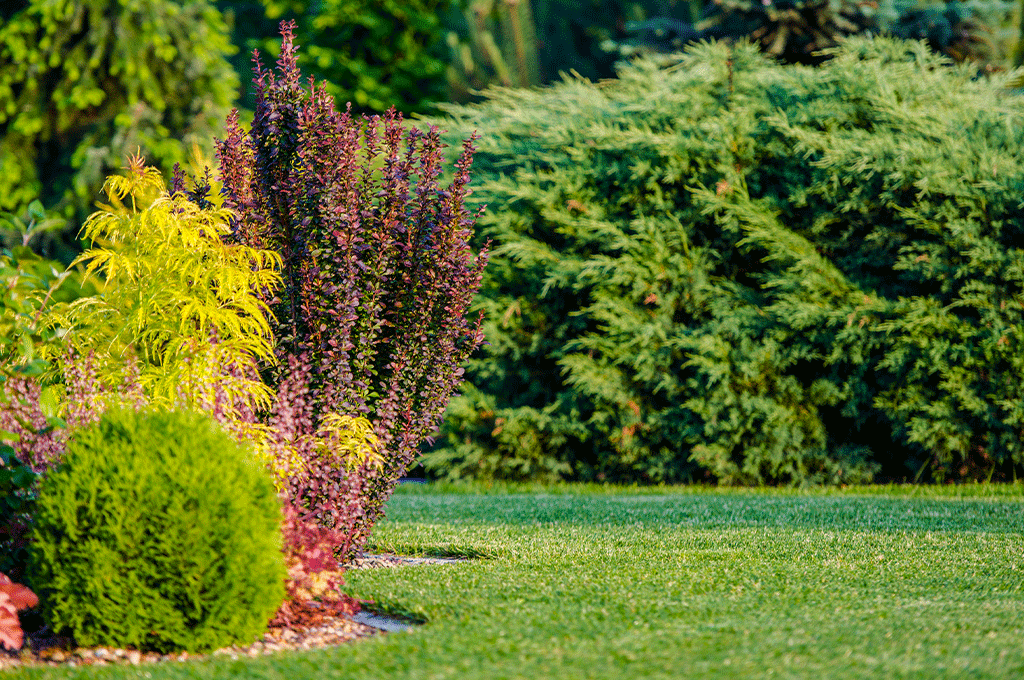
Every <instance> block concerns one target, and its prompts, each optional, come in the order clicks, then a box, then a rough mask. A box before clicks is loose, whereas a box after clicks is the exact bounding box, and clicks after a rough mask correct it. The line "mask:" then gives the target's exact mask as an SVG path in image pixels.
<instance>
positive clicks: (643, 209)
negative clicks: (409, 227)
mask: <svg viewBox="0 0 1024 680" xmlns="http://www.w3.org/2000/svg"><path fill="white" fill-rule="evenodd" d="M1009 78H1012V74H1011V75H1008V76H1006V77H1005V78H1002V77H1001V78H992V79H984V80H976V79H974V73H973V71H972V70H971V69H970V68H969V67H949V66H948V65H947V64H946V63H945V62H943V61H942V60H941V58H940V57H937V56H935V55H933V54H932V53H931V52H929V50H928V49H927V48H926V47H925V46H924V45H923V44H921V43H913V42H908V43H904V42H900V41H894V40H888V39H876V40H874V41H865V40H850V41H848V42H847V44H846V47H844V48H842V49H840V50H838V51H837V52H836V53H835V58H834V59H832V60H830V61H828V62H826V63H825V64H823V65H821V66H820V67H816V68H810V67H804V66H780V65H776V64H773V63H771V62H770V61H769V60H767V59H766V58H764V57H762V56H761V55H759V54H758V53H757V50H756V49H755V48H753V47H751V46H749V45H737V46H736V47H735V48H730V47H729V46H727V45H723V44H718V45H707V46H699V47H695V48H693V49H692V50H691V51H690V52H689V53H687V54H686V55H685V56H683V57H681V58H680V61H679V63H678V64H677V65H675V66H674V67H671V68H667V69H659V68H657V67H655V66H654V65H653V64H650V63H646V62H641V63H639V64H637V65H636V66H635V67H630V68H625V69H623V70H622V71H621V72H620V77H619V79H618V80H616V81H612V82H605V83H601V84H598V85H594V84H590V83H588V82H585V81H579V80H576V81H568V82H565V83H563V84H560V85H558V86H556V87H553V88H551V89H550V90H546V91H534V92H515V91H497V92H494V93H492V95H491V101H489V102H487V103H485V104H482V105H478V106H472V107H451V108H450V109H448V110H449V112H450V113H451V117H450V118H449V119H447V120H446V121H444V122H443V124H444V125H445V126H447V127H450V128H451V130H452V133H451V134H452V136H453V137H458V136H461V135H464V134H466V133H467V132H468V131H469V130H478V131H479V134H480V135H481V139H480V142H479V144H480V150H479V152H478V154H477V157H476V158H477V170H475V176H476V177H479V178H480V184H479V187H478V188H477V189H476V190H475V192H474V194H473V196H472V197H471V199H470V200H471V202H472V203H474V204H487V205H488V210H487V212H486V213H485V214H484V216H483V217H481V225H482V227H483V229H482V237H485V238H492V239H494V241H495V242H496V244H497V248H496V256H495V261H494V262H493V263H492V265H491V266H490V267H489V268H488V270H487V272H486V274H485V278H484V282H483V288H482V291H483V295H482V298H483V299H482V300H481V303H480V304H481V306H482V308H483V309H484V310H485V312H486V319H487V322H486V326H485V332H486V335H487V337H488V340H489V344H488V345H486V346H485V347H484V349H483V351H482V352H481V354H480V355H479V356H478V358H476V359H475V360H474V361H473V362H472V363H471V365H470V369H469V371H468V375H469V378H470V382H472V387H469V388H467V389H466V390H464V392H465V394H464V396H462V397H459V398H457V399H455V400H454V401H453V403H452V407H451V409H450V410H449V418H448V421H447V424H446V425H445V430H444V437H443V440H442V441H443V443H444V446H443V447H442V448H440V449H439V450H437V451H434V452H431V453H430V454H429V455H428V457H427V459H426V465H427V466H428V468H429V469H431V470H433V471H434V473H435V474H439V475H450V476H453V477H458V476H480V477H499V478H500V477H505V478H545V477H559V476H567V477H573V478H577V479H590V480H595V479H596V480H600V479H609V478H617V479H630V480H638V481H682V480H687V479H711V480H718V481H721V482H728V483H795V484H804V483H811V482H853V481H862V480H865V479H869V478H871V476H872V475H873V474H877V473H878V472H879V471H880V472H881V473H882V474H884V475H885V476H887V477H890V478H892V477H895V478H905V477H908V478H912V477H914V476H915V475H916V474H918V472H919V471H920V472H921V474H922V475H924V474H927V475H928V476H929V477H931V478H934V479H940V478H962V477H973V478H979V477H980V478H990V477H991V478H1000V477H1012V476H1015V475H1016V474H1017V472H1018V471H1019V470H1020V468H1021V466H1022V465H1024V437H1022V431H1024V393H1022V390H1024V379H1022V378H1024V352H1022V341H1024V337H1022V331H1024V316H1022V313H1024V306H1022V297H1021V294H1022V292H1024V291H1022V286H1024V246H1022V244H1024V238H1022V237H1024V233H1022V231H1021V229H1022V227H1021V225H1022V224H1024V220H1022V218H1024V215H1022V210H1024V208H1022V207H1021V203H1020V198H1019V197H1020V186H1021V183H1022V182H1024V163H1022V162H1021V160H1020V159H1019V157H1018V155H1017V153H1016V149H1018V148H1020V145H1021V143H1022V142H1024V120H1022V114H1021V112H1020V111H1021V109H1020V104H1021V100H1020V98H1019V97H1018V96H1016V95H1012V94H1010V93H1009V92H1008V91H1006V90H1005V89H1004V86H1005V85H1006V84H1007V83H1008V82H1009V80H1008V79H1009ZM922 478H923V477H922Z"/></svg>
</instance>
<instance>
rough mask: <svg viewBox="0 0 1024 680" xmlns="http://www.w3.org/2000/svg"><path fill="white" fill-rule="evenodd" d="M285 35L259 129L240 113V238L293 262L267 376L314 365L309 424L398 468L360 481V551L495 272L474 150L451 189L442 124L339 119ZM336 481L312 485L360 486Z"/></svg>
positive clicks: (434, 410) (472, 334)
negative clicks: (377, 451) (480, 242)
mask: <svg viewBox="0 0 1024 680" xmlns="http://www.w3.org/2000/svg"><path fill="white" fill-rule="evenodd" d="M281 29H282V36H283V44H282V49H281V56H280V58H279V59H278V62H277V69H276V73H275V72H273V71H270V70H266V69H264V68H263V66H262V65H261V64H260V62H259V59H258V57H257V58H256V59H255V61H256V78H255V81H254V82H255V86H256V95H257V105H256V113H255V118H254V120H253V124H252V128H251V131H250V132H249V133H245V132H244V131H243V130H242V128H241V127H240V125H239V122H238V114H237V112H232V114H231V115H230V116H229V117H228V121H227V138H226V139H224V140H223V141H220V142H218V149H217V157H218V160H219V163H220V175H221V179H222V181H223V184H224V193H225V206H226V207H229V208H232V209H233V210H234V211H235V212H236V215H237V220H236V222H235V224H234V234H235V238H236V239H237V240H238V241H240V242H242V243H245V244H246V245H249V246H252V247H258V248H265V249H270V250H275V251H277V252H278V253H280V255H281V256H282V259H283V271H282V276H283V279H284V286H283V289H282V290H280V291H279V292H278V294H277V295H276V297H273V298H272V299H269V300H268V303H269V304H270V306H271V309H272V311H273V313H274V316H275V317H276V327H275V328H274V331H275V334H276V337H277V342H278V349H279V355H280V357H279V358H280V359H281V361H280V362H279V368H277V369H271V370H270V371H268V375H267V376H266V377H267V379H268V380H269V382H270V384H271V385H272V386H273V387H275V388H280V387H282V386H283V385H285V384H286V383H287V381H288V379H289V371H291V370H294V369H292V368H291V366H292V365H293V364H292V363H290V362H289V361H288V360H287V357H294V358H298V357H302V358H303V359H302V361H301V363H302V364H304V365H306V366H308V369H309V370H308V379H307V380H306V381H305V383H306V387H305V388H303V389H308V395H307V396H306V406H305V407H304V408H306V409H308V410H307V411H306V412H304V413H303V414H302V416H301V417H302V418H305V419H308V421H309V422H308V425H306V424H305V422H304V424H303V427H304V428H306V429H307V430H308V431H310V432H315V431H316V429H317V426H318V425H319V422H320V420H321V418H322V417H323V416H325V415H326V414H327V413H330V412H334V413H339V414H347V415H364V416H366V417H367V418H369V419H370V421H371V422H372V423H373V425H374V429H375V432H376V434H377V436H378V438H379V441H380V445H381V450H382V451H381V452H382V454H383V457H384V465H383V467H382V468H379V469H378V468H376V467H373V466H370V465H367V466H366V468H365V469H364V470H363V471H362V477H361V478H360V479H359V481H358V482H355V481H352V482H351V485H352V486H353V489H354V487H356V486H363V487H364V488H363V491H362V499H361V501H360V507H359V508H358V509H357V508H355V507H354V506H353V508H352V512H358V515H357V516H356V517H355V518H353V519H354V521H355V525H354V526H353V537H354V538H353V541H352V543H351V544H350V545H349V546H348V547H347V548H343V549H342V552H343V553H344V554H346V555H351V554H352V553H353V552H354V551H355V550H358V548H359V547H360V546H361V543H362V540H363V538H364V536H365V533H366V530H367V529H368V528H369V527H370V526H372V524H373V523H374V521H376V519H377V518H378V517H379V516H380V514H381V511H382V506H383V504H384V502H385V501H386V500H387V498H388V497H389V496H390V494H391V492H392V491H393V489H394V486H395V484H396V483H397V480H398V478H399V477H400V476H401V475H402V474H404V472H405V471H406V469H407V468H408V466H409V465H410V464H411V463H412V462H413V460H414V459H415V458H416V456H417V453H418V450H419V447H420V445H421V443H422V442H423V441H424V440H426V439H428V437H429V436H430V434H431V433H432V432H433V431H434V430H435V428H436V427H437V425H438V423H439V422H440V419H441V417H442V416H443V413H444V410H445V408H446V407H447V404H448V401H449V399H450V397H451V395H452V392H453V391H454V390H455V388H456V387H457V386H458V384H459V383H460V382H461V381H462V368H461V365H462V363H463V362H464V361H465V359H466V358H467V357H468V356H469V354H470V353H471V352H472V351H473V350H474V349H475V348H476V347H478V346H479V345H480V343H481V342H482V340H483V335H482V332H481V330H480V319H479V318H477V319H470V318H469V315H468V312H469V306H470V303H471V301H472V299H473V296H474V294H475V293H476V291H477V289H478V288H479V285H480V278H481V273H482V270H483V267H484V265H485V263H486V253H485V252H481V253H480V254H478V255H476V256H474V254H473V252H472V251H471V249H470V247H469V243H468V241H469V238H470V234H471V229H472V226H473V224H474V221H475V215H471V214H470V213H469V212H468V210H467V208H466V206H465V203H464V199H465V197H466V195H467V194H468V191H469V190H468V183H469V168H470V164H471V162H472V154H473V150H474V148H473V144H472V141H473V140H472V139H470V140H467V141H466V142H465V143H464V145H463V150H462V154H461V156H460V158H459V160H458V161H457V163H456V165H455V173H454V179H453V180H452V182H451V184H450V185H448V186H442V185H441V184H440V182H439V177H440V175H441V172H442V159H443V152H442V148H443V145H442V143H441V141H440V132H439V131H438V130H437V128H433V127H432V128H431V129H430V130H429V131H428V132H421V131H419V130H417V129H409V130H406V129H405V128H404V127H403V125H402V118H401V115H399V114H397V113H395V111H394V110H393V109H392V110H391V111H389V112H388V113H387V114H386V115H385V116H383V118H380V117H377V116H374V117H372V118H366V117H363V118H353V117H352V116H351V113H350V107H349V109H348V110H346V111H345V112H344V113H339V112H338V111H337V110H336V109H335V106H334V102H333V100H332V98H331V96H330V95H328V94H327V92H326V90H325V89H324V88H323V86H320V87H317V86H316V85H315V84H314V83H313V82H312V81H310V83H309V87H308V88H306V87H304V86H303V84H302V80H301V75H300V73H299V69H298V67H297V65H296V52H295V46H294V44H293V36H292V31H293V30H294V24H290V23H282V25H281ZM288 389H293V388H292V387H289V388H288ZM324 473H325V474H324V476H323V477H324V478H323V479H322V480H318V481H310V482H309V483H310V484H313V485H316V484H320V485H326V486H328V487H330V488H333V487H331V486H330V485H334V484H343V485H345V484H349V482H345V481H340V482H339V480H338V479H337V477H338V474H337V471H330V470H327V471H324ZM343 477H345V478H346V479H347V478H348V477H354V475H347V476H345V475H343ZM321 490H322V489H321ZM350 492H352V493H354V491H350V490H345V491H343V492H342V491H339V492H338V493H333V492H324V493H320V492H317V493H315V494H313V497H315V498H316V499H318V500H317V501H316V502H317V507H314V508H310V511H311V512H312V513H313V514H314V515H316V516H317V517H318V518H320V519H321V520H324V519H326V518H332V520H327V521H328V522H330V521H334V522H335V524H333V525H331V524H328V525H327V526H334V527H338V526H339V525H338V524H337V522H338V521H339V520H338V518H340V517H342V516H344V515H345V513H346V512H347V511H346V510H344V509H341V508H338V507H337V505H338V504H347V503H348V502H349V500H348V499H349V495H348V494H349V493H350ZM339 547H341V546H339Z"/></svg>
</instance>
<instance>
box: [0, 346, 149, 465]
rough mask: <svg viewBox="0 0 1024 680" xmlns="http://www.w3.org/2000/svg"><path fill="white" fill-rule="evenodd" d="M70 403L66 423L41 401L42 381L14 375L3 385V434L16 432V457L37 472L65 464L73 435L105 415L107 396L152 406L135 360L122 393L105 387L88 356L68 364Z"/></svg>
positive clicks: (0, 425)
mask: <svg viewBox="0 0 1024 680" xmlns="http://www.w3.org/2000/svg"><path fill="white" fill-rule="evenodd" d="M62 363H63V367H64V370H63V376H64V389H65V394H64V396H63V398H62V401H63V402H64V404H65V412H64V418H63V423H62V424H58V425H54V424H52V423H51V422H50V421H48V420H47V417H46V414H45V413H44V412H43V406H42V404H41V402H40V399H41V396H42V392H43V387H42V385H41V384H40V382H39V380H38V378H35V377H32V376H27V375H22V374H19V373H16V372H13V371H12V372H9V373H8V375H7V376H6V380H5V381H4V382H3V383H0V403H3V404H4V407H3V408H2V409H0V430H3V431H6V432H11V433H13V434H15V435H17V436H18V439H16V440H14V441H13V442H11V446H12V447H13V448H14V451H15V454H16V455H17V456H18V458H20V459H21V460H23V461H25V462H26V463H28V465H29V466H30V467H31V468H32V469H33V470H34V471H35V472H45V471H47V470H49V469H50V468H51V467H53V466H54V465H56V464H57V463H58V462H60V459H61V457H62V456H63V455H64V449H65V448H66V447H67V438H68V432H69V431H71V430H74V429H76V428H79V427H82V426H84V425H88V424H90V423H94V422H96V421H97V420H99V418H100V416H101V415H102V409H103V408H104V404H105V397H104V395H105V394H108V393H110V392H111V391H113V392H115V393H116V395H117V398H118V401H120V402H122V403H124V404H125V405H130V406H132V407H134V408H141V407H142V406H144V405H145V404H146V401H147V400H146V398H145V396H144V395H143V392H142V388H141V386H140V385H139V383H138V369H137V366H136V364H135V363H134V362H133V361H131V360H129V362H128V371H127V374H126V377H125V380H124V382H123V383H122V384H121V385H120V386H118V388H117V389H116V390H109V389H106V388H104V387H103V386H101V385H100V381H99V377H98V373H97V368H96V359H95V357H94V356H93V355H92V354H91V353H90V354H89V355H88V356H77V355H75V356H67V357H65V358H64V360H63V362H62Z"/></svg>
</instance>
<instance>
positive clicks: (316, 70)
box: [219, 0, 451, 113]
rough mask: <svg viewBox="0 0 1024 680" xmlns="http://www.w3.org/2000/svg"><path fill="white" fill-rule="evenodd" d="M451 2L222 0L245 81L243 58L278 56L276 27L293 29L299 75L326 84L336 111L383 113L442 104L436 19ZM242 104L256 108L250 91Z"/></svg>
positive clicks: (442, 48)
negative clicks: (284, 23)
mask: <svg viewBox="0 0 1024 680" xmlns="http://www.w3.org/2000/svg"><path fill="white" fill-rule="evenodd" d="M450 2H451V0H320V1H318V2H310V1H309V0H249V1H245V0H243V1H238V0H222V1H221V2H220V3H219V7H220V8H221V9H223V10H224V11H225V13H227V14H228V16H229V18H230V20H231V22H232V24H233V36H234V38H233V39H234V41H235V44H237V45H239V46H240V47H242V48H243V51H244V54H241V55H238V56H237V57H236V58H235V60H234V63H235V67H236V68H237V69H238V72H239V73H240V74H241V75H242V79H243V82H246V83H248V82H249V81H250V80H251V76H252V69H251V65H250V57H251V54H252V50H253V49H254V48H258V49H259V50H261V51H265V52H268V53H270V54H272V55H274V56H277V54H278V53H279V51H280V40H279V38H278V30H277V28H278V23H279V21H281V20H294V21H295V22H296V31H295V40H296V44H298V45H299V46H301V47H302V50H301V53H300V56H299V65H300V67H301V68H302V69H303V71H304V72H305V73H307V74H309V75H312V76H315V77H316V78H317V79H318V80H321V81H323V82H325V83H326V85H327V91H328V92H330V93H331V94H332V95H333V96H334V97H335V99H336V100H337V102H338V104H339V105H340V106H342V107H344V106H345V104H346V103H347V102H352V106H353V109H354V110H356V111H359V112H366V113H384V112H385V111H387V110H388V109H389V108H391V107H392V106H394V107H395V108H397V109H398V110H399V111H402V112H403V113H410V112H423V111H427V110H430V109H431V105H432V104H433V103H434V102H437V101H443V100H444V99H445V84H444V74H445V68H446V63H445V61H444V57H445V53H446V48H445V46H444V40H443V31H442V26H441V19H440V14H441V12H442V10H444V9H445V8H446V7H447V6H448V5H449V4H450ZM241 95H242V96H241V102H242V104H243V105H244V106H245V107H246V108H249V109H254V108H255V106H256V102H255V99H254V98H253V95H252V93H251V92H244V93H241Z"/></svg>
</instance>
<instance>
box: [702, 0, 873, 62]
mask: <svg viewBox="0 0 1024 680" xmlns="http://www.w3.org/2000/svg"><path fill="white" fill-rule="evenodd" d="M877 10H878V3H876V2H861V1H857V0H840V1H839V2H833V1H832V0H711V1H710V2H709V3H708V4H707V6H706V8H705V11H704V18H703V19H702V21H701V22H700V24H699V25H700V26H701V27H702V28H708V29H710V28H712V27H713V28H714V29H715V33H716V37H722V38H732V39H736V38H746V39H749V40H750V41H751V42H754V43H756V44H758V45H759V46H760V47H761V49H763V50H764V51H765V53H767V54H770V55H772V56H774V57H777V58H779V59H781V60H782V61H784V62H786V63H801V64H817V63H821V61H823V59H824V57H823V55H821V54H820V51H821V50H824V49H827V48H830V47H835V46H837V45H838V44H839V42H840V41H841V40H842V39H843V38H844V37H846V36H849V35H857V34H867V35H870V34H873V33H876V32H877V31H878V21H877Z"/></svg>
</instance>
